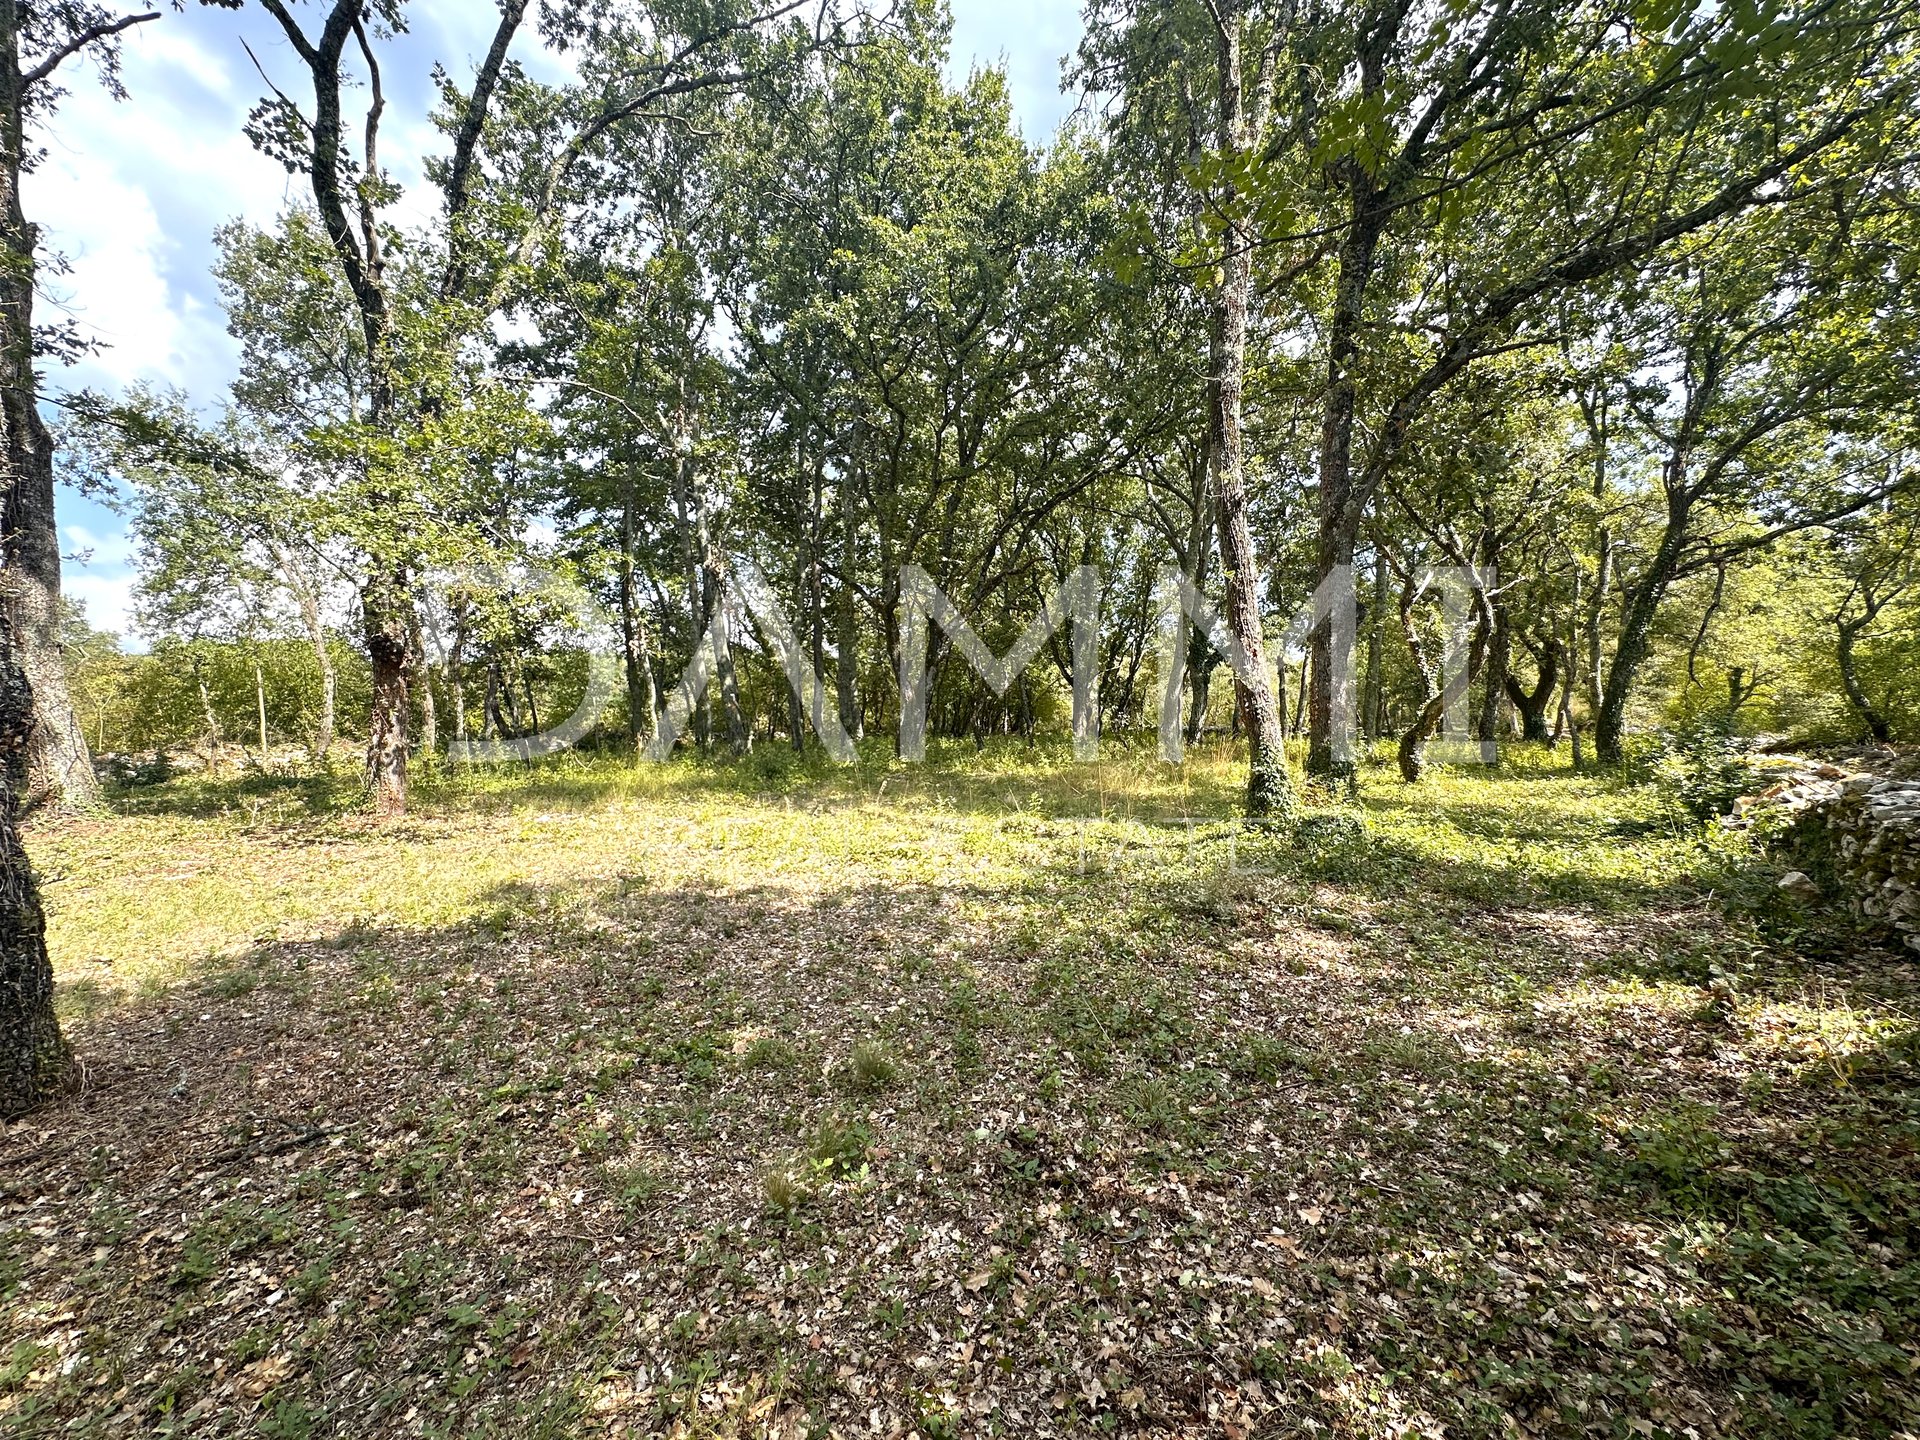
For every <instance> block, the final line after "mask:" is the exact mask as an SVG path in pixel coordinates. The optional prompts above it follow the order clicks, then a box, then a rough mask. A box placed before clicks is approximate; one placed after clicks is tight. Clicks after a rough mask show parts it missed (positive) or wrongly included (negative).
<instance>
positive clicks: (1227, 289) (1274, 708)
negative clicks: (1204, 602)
mask: <svg viewBox="0 0 1920 1440" xmlns="http://www.w3.org/2000/svg"><path fill="white" fill-rule="evenodd" d="M1223 9H1224V10H1225V12H1226V13H1225V15H1224V17H1223V18H1224V19H1225V21H1226V23H1225V24H1223V25H1222V26H1221V27H1220V32H1221V46H1220V56H1219V75H1218V77H1217V81H1218V86H1219V99H1220V107H1219V108H1220V113H1219V137H1218V139H1219V148H1220V150H1221V152H1222V154H1225V155H1234V156H1237V155H1240V154H1244V153H1245V152H1246V151H1247V150H1248V149H1250V148H1251V147H1252V146H1253V145H1255V144H1256V143H1257V141H1258V136H1259V133H1260V130H1261V129H1262V128H1263V126H1264V123H1265V117H1264V116H1262V115H1252V116H1250V115H1248V114H1247V113H1246V108H1245V99H1244V95H1243V91H1242V76H1241V59H1242V57H1241V54H1240V31H1239V14H1238V7H1237V6H1227V7H1223ZM1225 240H1226V253H1225V255H1223V256H1222V257H1221V262H1220V277H1219V281H1218V284H1217V286H1216V288H1215V290H1214V293H1213V296H1212V300H1213V305H1212V310H1213V314H1212V316H1211V319H1212V324H1211V327H1210V332H1211V333H1210V334H1209V337H1208V339H1209V345H1208V351H1209V354H1208V360H1209V362H1210V363H1209V367H1208V375H1207V410H1208V416H1207V421H1208V425H1207V451H1208V460H1209V462H1210V464H1211V466H1212V472H1213V493H1214V503H1215V512H1216V514H1217V516H1218V519H1217V521H1216V525H1217V528H1218V530H1219V543H1220V569H1221V571H1222V578H1223V580H1224V581H1225V584H1226V591H1227V627H1228V629H1229V630H1231V631H1232V633H1233V638H1234V639H1235V640H1236V641H1237V642H1238V643H1239V646H1240V652H1241V659H1242V661H1243V666H1242V667H1241V668H1236V670H1235V673H1234V677H1233V688H1234V699H1235V700H1236V701H1237V706H1236V709H1237V712H1238V713H1239V715H1240V717H1241V719H1242V720H1243V721H1244V723H1245V725H1246V729H1247V814H1248V816H1249V817H1251V818H1253V819H1263V818H1266V817H1275V818H1285V817H1287V816H1290V815H1291V814H1292V812H1293V781H1292V780H1291V779H1290V778H1289V776H1288V775H1287V746H1286V730H1285V724H1284V721H1283V720H1282V719H1281V715H1280V709H1279V707H1278V705H1277V704H1275V702H1274V696H1273V688H1272V686H1270V685H1269V684H1268V682H1267V646H1266V637H1265V636H1264V634H1263V633H1262V631H1261V623H1260V563H1259V559H1258V557H1257V556H1256V555H1255V554H1254V548H1253V529H1252V527H1251V525H1250V524H1249V523H1248V519H1247V474H1246V458H1245V455H1244V452H1243V440H1242V437H1241V431H1240V420H1241V408H1242V402H1243V395H1244V391H1245V388H1246V370H1247V318H1248V317H1247V310H1248V306H1249V303H1250V302H1251V300H1252V296H1253V257H1252V255H1251V254H1250V253H1249V248H1248V243H1247V240H1246V237H1244V236H1242V235H1240V234H1238V233H1237V232H1236V231H1235V230H1234V229H1233V227H1231V226H1230V227H1228V229H1227V231H1226V233H1225ZM1242 671H1244V673H1242Z"/></svg>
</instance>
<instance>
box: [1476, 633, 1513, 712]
mask: <svg viewBox="0 0 1920 1440" xmlns="http://www.w3.org/2000/svg"><path fill="white" fill-rule="evenodd" d="M1487 611H1488V615H1489V621H1488V626H1487V661H1486V667H1485V669H1486V687H1485V688H1484V689H1483V690H1482V691H1481V693H1480V715H1479V718H1478V720H1477V722H1476V723H1475V726H1474V738H1475V739H1476V740H1479V741H1480V742H1481V743H1482V744H1493V743H1497V742H1498V741H1499V739H1500V721H1501V718H1502V711H1503V710H1504V709H1505V707H1506V703H1507V681H1508V679H1509V674H1508V669H1509V667H1510V666H1511V664H1512V663H1513V653H1512V652H1513V632H1512V630H1511V628H1510V627H1509V626H1508V624H1507V610H1506V607H1505V606H1504V605H1501V604H1499V603H1497V602H1494V601H1492V600H1489V601H1488V604H1487Z"/></svg>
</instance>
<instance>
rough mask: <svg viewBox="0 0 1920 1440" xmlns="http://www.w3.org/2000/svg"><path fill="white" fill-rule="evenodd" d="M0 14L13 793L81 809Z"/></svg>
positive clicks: (15, 111) (19, 84)
mask: <svg viewBox="0 0 1920 1440" xmlns="http://www.w3.org/2000/svg"><path fill="white" fill-rule="evenodd" d="M0 8H4V9H5V11H6V14H5V15H4V17H0V410H4V412H5V423H6V474H5V482H6V490H5V496H4V503H3V504H0V563H3V564H4V565H5V567H6V570H7V574H8V580H9V583H8V585H7V587H6V592H5V595H4V597H0V602H3V603H5V604H6V605H7V606H8V607H9V609H10V611H11V614H10V616H9V621H10V624H11V626H12V631H13V636H14V641H13V644H14V652H15V658H16V659H17V661H18V663H19V665H20V668H21V670H22V671H23V673H24V674H25V676H26V685H27V688H26V690H25V692H24V693H25V695H26V696H27V699H28V700H29V702H30V704H31V705H32V709H31V711H30V712H29V715H28V729H27V733H26V737H25V740H24V744H25V757H24V761H25V763H24V767H23V772H22V780H21V783H22V785H23V787H24V788H23V789H22V791H21V798H22V799H23V800H24V801H25V803H27V804H29V805H48V806H51V807H54V808H57V809H84V808H87V807H90V806H92V805H95V804H97V803H99V800H100V782H99V780H98V779H97V778H96V777H95V775H94V773H93V755H92V753H91V752H90V751H89V750H88V749H87V737H86V735H85V733H84V732H83V731H82V730H81V728H80V720H79V717H78V716H76V715H75V714H74V710H73V699H72V697H71V695H70V694H69V692H68V688H67V667H66V661H65V659H64V658H63V656H62V655H61V649H60V625H61V615H60V536H59V530H58V528H57V526H56V524H55V517H54V505H53V438H52V436H50V435H49V434H48V433H47V427H46V423H45V422H44V421H43V420H42V419H41V418H40V407H39V401H38V382H37V380H36V378H35V376H34V372H33V291H34V269H35V258H34V256H35V251H36V249H37V248H38V245H39V229H38V227H37V226H34V225H30V224H28V223H27V218H26V216H25V214H24V213H23V212H22V210H21V208H20V171H21V164H22V161H23V158H24V155H25V143H26V140H25V132H24V127H23V120H22V114H21V109H22V105H23V102H24V100H25V98H26V96H25V86H24V83H23V81H22V78H21V74H20V33H19V24H20V18H21V16H22V15H23V14H24V13H25V12H24V10H23V9H21V8H19V7H15V6H5V7H0Z"/></svg>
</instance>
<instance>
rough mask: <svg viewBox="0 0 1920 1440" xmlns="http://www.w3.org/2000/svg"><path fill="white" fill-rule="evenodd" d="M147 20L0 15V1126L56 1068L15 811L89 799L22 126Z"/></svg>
mask: <svg viewBox="0 0 1920 1440" xmlns="http://www.w3.org/2000/svg"><path fill="white" fill-rule="evenodd" d="M157 18H158V15H157V13H154V14H138V15H118V16H116V15H114V14H113V13H111V12H109V11H107V10H104V9H101V8H100V7H98V6H94V5H88V4H79V3H71V0H68V3H56V4H51V5H46V6H39V7H34V8H32V9H27V8H25V7H17V6H12V5H7V6H0V412H4V423H5V426H6V445H5V459H4V465H5V469H4V471H3V472H0V487H4V504H3V505H0V758H3V759H4V761H5V763H6V769H7V774H6V777H5V784H4V785H0V791H3V792H4V793H0V1116H11V1115H14V1114H17V1113H20V1112H21V1111H24V1110H26V1109H28V1108H30V1107H32V1106H33V1105H34V1104H36V1103H37V1102H38V1101H40V1100H41V1099H43V1098H44V1097H45V1096H46V1095H48V1094H50V1093H51V1092H52V1090H53V1088H54V1087H55V1086H56V1085H57V1084H58V1083H59V1079H60V1076H61V1074H62V1072H63V1071H64V1070H65V1068H66V1046H65V1042H64V1041H63V1040H62V1039H61V1037H60V1026H59V1021H58V1020H57V1019H56V1017H55V1016H54V1013H53V972H52V968H51V965H50V963H49V961H48V958H47V944H46V922H45V920H44V918H43V916H42V914H41V910H40V895H39V886H38V882H37V881H36V880H35V878H34V874H33V867H32V866H31V864H30V863H29V862H28V860H27V857H26V852H25V851H24V850H23V849H22V847H21V842H20V831H19V807H20V803H21V798H22V797H23V796H35V797H39V798H44V799H46V800H49V801H51V802H53V803H57V804H65V805H70V804H79V803H86V802H87V801H89V800H91V799H92V798H94V797H95V796H97V794H98V787H97V783H96V782H95V780H94V776H93V759H92V756H91V755H90V754H89V753H88V750H87V742H86V737H85V736H84V735H83V734H81V732H80V726H79V722H78V720H77V719H76V718H75V716H74V714H73V705H72V702H71V700H69V698H68V695H67V684H66V670H65V664H64V661H63V659H62V657H61V654H60V628H61V625H62V622H63V619H64V616H63V614H62V612H61V608H60V546H59V539H58V534H57V531H56V529H55V525H54V511H53V445H52V440H51V437H50V436H49V434H48V431H47V427H46V423H45V422H44V421H43V420H42V419H41V418H40V411H39V403H38V394H37V390H38V382H37V379H36V377H35V375H34V369H33V361H34V358H35V356H36V355H37V354H42V353H46V351H45V347H44V345H43V343H42V337H39V336H36V334H35V331H34V324H33V293H34V275H35V269H36V251H37V250H38V248H39V232H38V230H37V229H36V228H35V227H34V226H32V225H30V224H29V223H28V222H27V219H26V216H25V214H24V213H23V212H22V210H21V208H20V177H21V175H22V174H23V173H24V172H25V171H26V169H27V168H28V166H29V164H30V157H29V155H28V152H27V148H26V131H27V124H28V121H29V119H30V118H32V117H33V116H34V115H35V113H36V112H37V111H39V112H44V111H45V110H47V109H49V108H50V107H51V105H52V104H53V102H54V100H55V99H57V98H58V91H57V90H56V89H55V88H54V86H53V75H54V73H55V72H56V71H57V70H58V69H59V67H60V66H61V65H62V64H63V63H64V62H65V61H67V60H69V59H71V58H73V57H74V56H76V55H80V54H82V53H86V54H89V55H91V57H92V58H93V59H94V61H95V64H96V65H97V66H98V67H99V69H100V71H101V74H102V77H103V79H104V81H105V83H106V84H107V86H108V88H109V89H110V90H114V91H115V92H116V93H117V91H118V85H119V82H118V72H117V68H116V59H117V51H116V50H115V48H114V46H115V42H116V37H118V36H119V35H120V34H121V32H123V31H125V30H126V29H128V28H129V27H130V26H133V25H137V24H141V23H143V22H144V21H147V20H153V19H157ZM56 341H57V337H56Z"/></svg>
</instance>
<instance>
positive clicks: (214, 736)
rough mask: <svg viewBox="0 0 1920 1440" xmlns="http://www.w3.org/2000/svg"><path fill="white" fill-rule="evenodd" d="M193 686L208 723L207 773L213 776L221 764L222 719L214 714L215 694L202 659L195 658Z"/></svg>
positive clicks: (201, 716) (201, 714)
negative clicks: (201, 664)
mask: <svg viewBox="0 0 1920 1440" xmlns="http://www.w3.org/2000/svg"><path fill="white" fill-rule="evenodd" d="M193 685H194V688H195V689H196V690H198V691H199V692H200V718H201V719H202V720H204V721H206V723H207V773H208V774H209V775H211V774H213V773H214V771H215V770H216V769H217V768H218V766H219V762H220V717H219V716H218V715H217V714H215V713H214V709H213V692H212V691H210V690H208V689H207V677H206V672H205V671H204V670H202V669H201V666H200V657H199V656H198V655H195V656H194V657H193Z"/></svg>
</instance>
